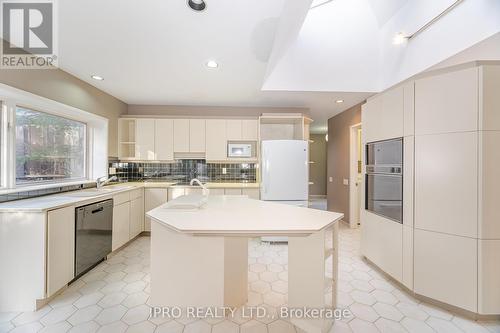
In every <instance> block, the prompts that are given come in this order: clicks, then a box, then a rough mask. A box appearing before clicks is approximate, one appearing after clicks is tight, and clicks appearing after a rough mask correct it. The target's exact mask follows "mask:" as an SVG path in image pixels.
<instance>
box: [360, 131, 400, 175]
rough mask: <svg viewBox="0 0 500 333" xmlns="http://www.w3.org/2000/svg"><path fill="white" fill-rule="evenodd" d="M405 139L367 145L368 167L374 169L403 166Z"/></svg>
mask: <svg viewBox="0 0 500 333" xmlns="http://www.w3.org/2000/svg"><path fill="white" fill-rule="evenodd" d="M402 164H403V139H401V138H399V139H391V140H385V141H378V142H372V143H368V144H367V145H366V165H367V166H372V167H375V168H377V167H383V166H401V165H402Z"/></svg>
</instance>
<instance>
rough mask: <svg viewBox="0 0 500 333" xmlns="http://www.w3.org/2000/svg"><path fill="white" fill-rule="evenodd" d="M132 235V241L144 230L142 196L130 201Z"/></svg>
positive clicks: (130, 236) (130, 237)
mask: <svg viewBox="0 0 500 333" xmlns="http://www.w3.org/2000/svg"><path fill="white" fill-rule="evenodd" d="M129 230H130V235H129V239H132V238H134V237H136V236H137V235H139V234H140V233H141V232H142V231H143V230H144V198H143V197H142V195H141V196H140V197H138V198H135V199H132V200H130V229H129Z"/></svg>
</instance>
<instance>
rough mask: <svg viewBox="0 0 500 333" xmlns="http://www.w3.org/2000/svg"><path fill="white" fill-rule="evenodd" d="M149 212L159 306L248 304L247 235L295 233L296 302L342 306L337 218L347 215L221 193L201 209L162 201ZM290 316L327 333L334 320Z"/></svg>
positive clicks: (292, 299)
mask: <svg viewBox="0 0 500 333" xmlns="http://www.w3.org/2000/svg"><path fill="white" fill-rule="evenodd" d="M147 216H148V217H150V218H151V221H152V223H151V299H150V302H151V305H152V306H158V307H181V308H182V307H193V306H195V307H240V306H243V305H245V303H246V302H247V290H248V238H250V237H260V236H288V237H289V240H288V275H289V277H288V281H289V282H288V307H289V308H308V309H324V308H328V307H329V308H334V307H335V305H336V282H337V266H338V261H337V257H338V253H337V222H338V221H339V220H340V219H341V218H342V217H343V214H340V213H334V212H326V211H320V210H314V209H308V208H302V207H294V206H288V205H284V204H279V203H271V202H265V201H259V200H253V199H248V198H246V197H245V196H222V195H221V196H209V197H208V202H207V203H206V205H205V206H203V207H202V208H200V209H192V210H185V209H184V210H180V209H173V208H167V207H166V206H165V205H163V206H160V207H158V208H155V209H153V210H151V211H149V212H148V213H147ZM328 233H331V234H330V235H328ZM328 239H333V242H332V243H333V244H330V243H329V242H328ZM329 257H331V258H332V260H331V262H330V263H331V266H330V267H327V265H326V262H329V261H327V259H328V258H329ZM291 322H292V323H293V324H295V325H296V326H298V327H300V328H302V329H304V330H306V331H307V332H315V331H317V332H325V331H327V330H328V329H329V326H331V321H329V320H323V319H321V320H310V319H301V318H291Z"/></svg>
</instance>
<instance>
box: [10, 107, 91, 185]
mask: <svg viewBox="0 0 500 333" xmlns="http://www.w3.org/2000/svg"><path fill="white" fill-rule="evenodd" d="M85 135H86V125H85V124H84V123H81V122H79V121H75V120H71V119H67V118H63V117H59V116H54V115H51V114H48V113H44V112H39V111H33V110H29V109H25V108H21V107H18V108H17V109H16V184H30V183H34V182H56V181H63V180H68V179H82V178H85V175H86V167H85V164H86V163H85V147H86V142H85V140H86V138H85Z"/></svg>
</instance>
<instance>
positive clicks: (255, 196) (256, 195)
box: [241, 188, 260, 200]
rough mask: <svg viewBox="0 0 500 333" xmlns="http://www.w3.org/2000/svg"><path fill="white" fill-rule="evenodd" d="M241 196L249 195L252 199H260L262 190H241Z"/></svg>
mask: <svg viewBox="0 0 500 333" xmlns="http://www.w3.org/2000/svg"><path fill="white" fill-rule="evenodd" d="M241 194H243V195H248V197H249V198H250V199H257V200H259V199H260V189H258V188H244V189H241Z"/></svg>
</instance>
